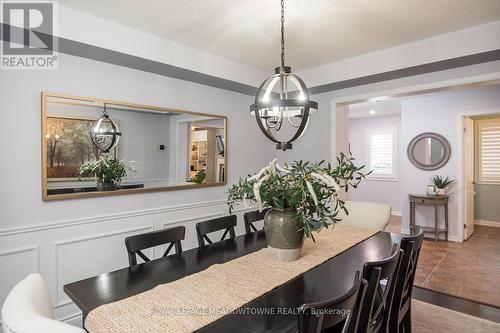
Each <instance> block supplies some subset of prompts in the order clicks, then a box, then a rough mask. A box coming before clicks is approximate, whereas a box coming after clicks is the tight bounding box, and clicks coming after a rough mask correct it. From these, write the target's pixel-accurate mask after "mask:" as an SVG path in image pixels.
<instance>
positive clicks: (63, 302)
mask: <svg viewBox="0 0 500 333" xmlns="http://www.w3.org/2000/svg"><path fill="white" fill-rule="evenodd" d="M140 230H150V231H152V230H154V225H152V224H151V225H145V226H144V225H142V226H139V227H135V228H129V229H122V230H117V231H113V232H108V233H102V234H96V235H92V236H87V237H81V238H73V239H68V240H64V241H60V242H55V243H53V246H52V248H53V250H52V251H53V262H54V264H53V267H54V285H55V288H54V290H55V292H56V306H55V308H56V309H57V308H60V307H63V306H65V305H68V304H71V303H73V301H72V300H71V299H69V297H66V299H59V287H61V288H62V287H63V286H60V285H59V273H60V270H59V256H58V250H59V247H60V246H62V245H68V244H74V243H81V242H86V241H90V240H95V239H101V238H106V237H111V236H116V235H122V234H127V233H130V232H135V231H140Z"/></svg>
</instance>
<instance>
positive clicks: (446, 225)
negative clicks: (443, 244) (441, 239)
mask: <svg viewBox="0 0 500 333" xmlns="http://www.w3.org/2000/svg"><path fill="white" fill-rule="evenodd" d="M444 227H445V228H446V234H445V237H446V238H445V239H446V241H448V232H449V230H448V204H446V205H444Z"/></svg>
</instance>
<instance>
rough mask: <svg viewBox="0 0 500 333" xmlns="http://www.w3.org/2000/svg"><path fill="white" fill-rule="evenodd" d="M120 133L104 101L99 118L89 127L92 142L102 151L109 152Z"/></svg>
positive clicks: (116, 142) (115, 143) (114, 145)
mask: <svg viewBox="0 0 500 333" xmlns="http://www.w3.org/2000/svg"><path fill="white" fill-rule="evenodd" d="M121 135H122V133H121V132H120V129H119V128H118V125H116V123H115V122H114V121H113V120H112V119H111V118H109V114H108V111H107V109H106V103H104V109H103V111H102V116H101V118H99V119H97V120H96V122H95V123H94V126H92V128H91V129H90V137H91V139H92V143H93V144H94V146H96V148H98V149H99V150H101V151H103V152H104V153H109V151H110V150H111V149H113V148H114V147H116V145H117V144H118V141H119V140H120V136H121Z"/></svg>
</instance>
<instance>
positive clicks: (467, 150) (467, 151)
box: [464, 117, 475, 240]
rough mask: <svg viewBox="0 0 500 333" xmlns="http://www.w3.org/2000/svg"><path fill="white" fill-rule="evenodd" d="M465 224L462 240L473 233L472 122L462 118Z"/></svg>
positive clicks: (469, 119)
mask: <svg viewBox="0 0 500 333" xmlns="http://www.w3.org/2000/svg"><path fill="white" fill-rule="evenodd" d="M464 155H465V165H464V167H465V224H464V240H466V239H468V238H469V237H470V236H471V235H472V234H473V233H474V194H475V193H474V120H472V119H471V118H468V117H465V118H464Z"/></svg>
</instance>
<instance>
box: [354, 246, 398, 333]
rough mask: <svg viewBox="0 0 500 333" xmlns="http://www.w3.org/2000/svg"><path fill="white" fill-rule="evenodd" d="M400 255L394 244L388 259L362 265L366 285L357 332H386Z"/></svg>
mask: <svg viewBox="0 0 500 333" xmlns="http://www.w3.org/2000/svg"><path fill="white" fill-rule="evenodd" d="M400 254H401V250H400V248H399V245H398V244H394V245H393V248H392V252H391V255H390V256H389V257H388V258H385V259H382V260H380V261H371V262H367V263H365V264H364V266H363V279H365V280H366V281H367V282H368V284H367V286H366V294H365V298H364V300H363V304H362V306H361V309H360V317H359V324H358V330H357V331H358V332H363V333H382V332H383V333H385V332H386V331H387V327H388V320H389V315H390V310H391V304H392V295H393V294H394V291H393V290H394V287H395V281H396V278H397V273H398V266H399V264H400V260H399V259H400ZM391 333H392V332H391Z"/></svg>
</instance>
